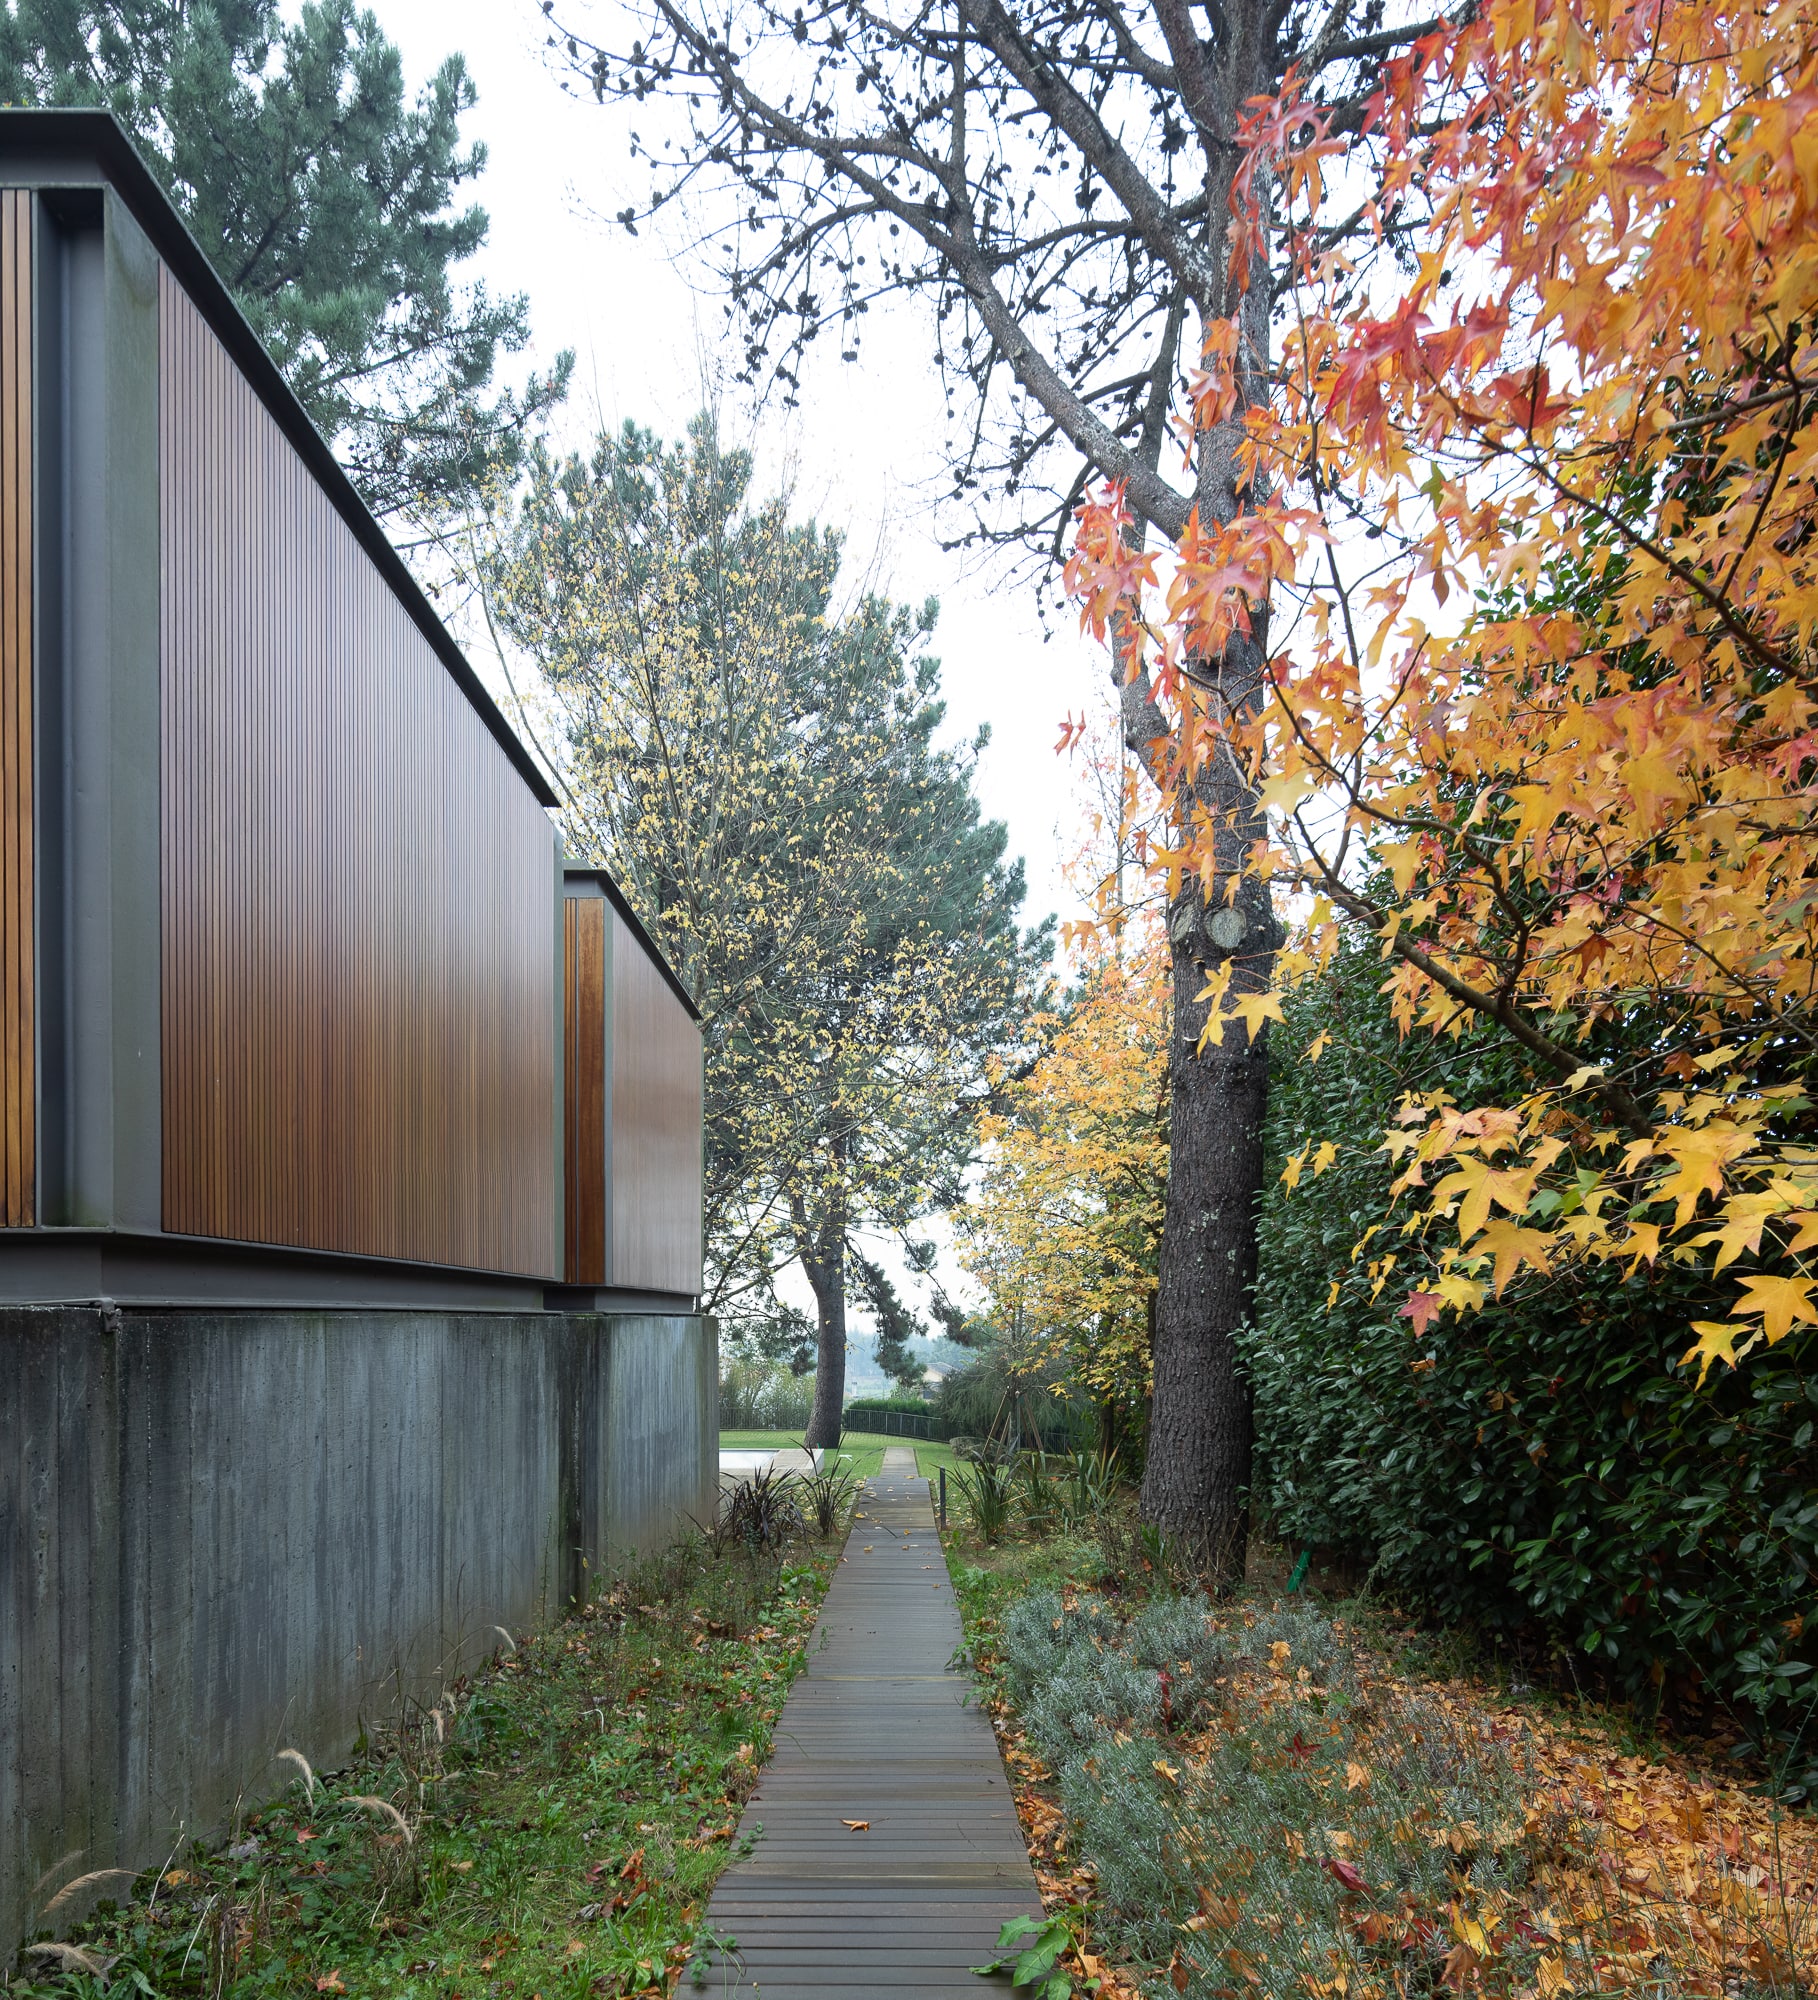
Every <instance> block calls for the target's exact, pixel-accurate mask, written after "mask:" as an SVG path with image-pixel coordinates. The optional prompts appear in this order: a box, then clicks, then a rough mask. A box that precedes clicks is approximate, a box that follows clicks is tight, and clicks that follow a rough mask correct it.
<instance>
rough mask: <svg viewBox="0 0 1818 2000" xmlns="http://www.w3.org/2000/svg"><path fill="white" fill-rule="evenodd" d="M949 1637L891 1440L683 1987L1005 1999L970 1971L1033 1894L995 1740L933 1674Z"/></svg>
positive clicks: (954, 1620)
mask: <svg viewBox="0 0 1818 2000" xmlns="http://www.w3.org/2000/svg"><path fill="white" fill-rule="evenodd" d="M959 1643H960V1619H959V1610H958V1607H957V1606H956V1605H955V1604H954V1602H953V1591H952V1588H951V1587H950V1585H949V1584H948V1581H947V1567H946V1564H945V1562H944V1561H943V1560H942V1558H941V1549H940V1543H939V1541H938V1539H937V1538H936V1535H935V1532H934V1508H933V1504H932V1502H931V1500H930V1497H929V1492H928V1482H927V1481H926V1480H925V1479H918V1478H916V1476H915V1454H914V1453H913V1452H912V1451H909V1450H907V1449H903V1448H896V1447H892V1448H890V1449H888V1450H886V1451H885V1453H884V1469H883V1471H882V1473H881V1474H880V1475H879V1477H878V1478H876V1479H874V1480H871V1481H869V1482H868V1483H867V1485H866V1487H865V1490H864V1492H863V1493H862V1495H861V1496H860V1499H859V1503H858V1518H856V1519H855V1520H854V1522H853V1527H852V1536H851V1539H850V1540H849V1541H848V1542H847V1544H846V1553H845V1555H844V1557H843V1558H842V1560H841V1563H840V1567H839V1569H838V1571H837V1572H836V1573H835V1576H834V1579H833V1584H832V1587H831V1588H830V1589H829V1590H828V1592H827V1599H826V1602H825V1603H824V1604H823V1605H822V1607H821V1615H820V1620H819V1622H818V1623H817V1624H816V1626H815V1628H814V1633H813V1636H812V1637H811V1638H810V1640H809V1645H808V1665H807V1668H806V1670H805V1671H804V1672H803V1673H802V1675H801V1677H800V1678H799V1679H798V1680H797V1681H796V1684H795V1686H794V1687H793V1688H792V1689H791V1690H790V1694H789V1699H788V1701H787V1702H786V1703H785V1704H784V1707H783V1713H782V1718H781V1720H780V1721H779V1722H778V1724H777V1731H776V1754H775V1756H774V1757H773V1758H772V1759H771V1761H770V1764H769V1766H768V1767H767V1768H766V1770H765V1772H764V1775H763V1778H762V1779H761V1780H760V1782H759V1785H758V1789H757V1791H756V1792H755V1793H754V1794H753V1795H752V1799H751V1802H750V1804H749V1805H748V1806H747V1807H746V1808H745V1817H744V1820H743V1822H742V1823H741V1825H740V1829H739V1831H740V1834H741V1836H744V1835H755V1836H756V1845H755V1846H754V1847H753V1849H752V1851H751V1854H750V1857H749V1858H748V1859H747V1860H744V1861H738V1862H734V1864H733V1865H732V1867H731V1868H729V1869H728V1870H727V1871H726V1873H725V1874H724V1875H723V1876H722V1877H721V1878H720V1884H719V1887H718V1888H717V1889H716V1890H715V1891H714V1896H713V1901H712V1903H711V1904H710V1905H709V1907H708V1912H707V1923H708V1927H709V1929H710V1930H711V1931H712V1933H713V1935H714V1936H715V1937H716V1938H719V1939H721V1940H724V1941H726V1942H725V1948H724V1950H723V1951H704V1952H702V1953H701V1954H700V1955H699V1956H698V1957H697V1958H696V1959H695V1961H694V1963H693V1964H692V1965H691V1966H690V1968H689V1970H688V1971H687V1972H686V1973H684V1974H683V1977H682V1983H681V1986H680V1987H679V1989H678V1991H679V1993H681V1994H682V1995H688V1994H691V1993H703V1992H704V1993H713V1994H725V1995H730V1994H739V1995H747V1996H752V2000H757V1996H762V2000H845V1996H853V2000H857V1996H860V1995H864V1994H872V1993H916V1994H925V1995H929V1996H948V1995H951V1996H958V1995H962V1994H963V1995H965V1996H967V2000H990V1996H991V1994H992V1993H993V1992H994V1991H1001V1992H1003V1993H1006V1994H1007V1993H1008V1991H1009V1988H1008V1986H1007V1985H1006V1984H1005V1983H1004V1982H1002V1981H993V1982H991V1983H990V1984H987V1983H986V1982H984V1981H982V1980H979V1979H976V1978H974V1977H973V1976H972V1974H971V1973H970V1972H968V1971H967V1967H968V1966H972V1965H978V1964H982V1963H983V1962H984V1961H985V1960H986V1959H988V1958H994V1957H996V1955H997V1949H996V1948H997V1933H998V1928H999V1926H1000V1925H1001V1924H1002V1923H1003V1922H1004V1920H1005V1919H1006V1918H1008V1917H1014V1916H1020V1915H1022V1914H1024V1913H1028V1914H1030V1915H1035V1916H1039V1915H1040V1913H1041V1900H1040V1898H1039V1897H1038V1896H1037V1895H1036V1892H1035V1878H1034V1876H1033V1874H1032V1873H1031V1871H1030V1868H1029V1856H1028V1850H1027V1849H1026V1848H1025V1847H1024V1845H1023V1837H1022V1833H1021V1830H1020V1829H1019V1827H1018V1826H1017V1821H1016V1806H1015V1804H1014V1802H1013V1801H1012V1799H1011V1796H1010V1787H1009V1784H1008V1782H1007V1780H1006V1779H1005V1777H1004V1765H1003V1759H1002V1758H1001V1757H1000V1756H999V1754H998V1748H997V1739H996V1737H995V1736H994V1735H993V1734H992V1732H991V1725H990V1723H989V1721H987V1719H986V1718H985V1716H984V1715H983V1714H982V1713H981V1712H980V1711H979V1710H977V1709H975V1708H968V1707H965V1706H963V1703H964V1702H965V1698H966V1695H967V1692H968V1689H969V1687H970V1685H971V1684H970V1682H969V1681H968V1679H967V1678H966V1676H964V1675H963V1674H960V1673H955V1672H953V1671H952V1670H951V1669H950V1668H949V1667H948V1664H947V1663H948V1661H949V1660H950V1659H951V1658H952V1657H953V1654H954V1652H955V1651H956V1650H957V1648H958V1646H959ZM850 1820H858V1821H861V1822H867V1824H865V1825H862V1826H860V1827H856V1828H855V1827H851V1826H848V1825H847V1824H846V1822H847V1821H850ZM760 1825H761V1827H762V1832H761V1833H760V1832H759V1831H758V1829H759V1827H760Z"/></svg>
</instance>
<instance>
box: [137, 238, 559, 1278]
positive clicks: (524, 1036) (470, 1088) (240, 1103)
mask: <svg viewBox="0 0 1818 2000" xmlns="http://www.w3.org/2000/svg"><path fill="white" fill-rule="evenodd" d="M160 344H161V356H160V394H159V433H160V440H159V461H160V484H161V516H162V536H163V541H162V565H163V579H162V604H161V631H160V639H161V655H162V666H161V692H160V704H161V734H162V757H163V766H162V786H161V791H162V817H163V852H162V857H161V874H162V884H163V890H162V901H163V912H162V915H163V972H162V995H163V1080H164V1225H165V1227H166V1228H167V1229H168V1230H171V1231H173V1232H179V1233H183V1234H189V1235H199V1236H216V1237H228V1238H232V1239H235V1240H237V1241H242V1242H254V1243H272V1244H284V1245H297V1246H305V1247H310V1248H315V1249H321V1250H334V1251H345V1252H353V1253H359V1254H364V1255H370V1256H379V1257H400V1258H410V1259H413V1260H418V1261H422V1262H426V1263H438V1264H452V1265H462V1266H467V1267H471V1268H476V1269H482V1270H495V1271H509V1272H521V1273H526V1274H530V1275H535V1276H543V1277H551V1278H553V1277H558V1276H559V1275H560V1270H559V1264H558V1260H557V1229H556V1223H557V1217H556V1206H555V1204H556V1191H555V1150H554V1149H555V1132H554V1129H553V1123H552V1121H553V1119H554V1116H555V1107H554V1103H553V1096H554V1089H555V1033H556V1030H555V1024H554V1012H555V1010H554V1007H553V1005H552V1001H553V998H554V996H553V995H552V994H551V993H550V991H549V982H550V978H551V952H550V942H551V940H550V932H549V927H550V924H551V923H552V921H553V920H554V912H553V910H552V908H551V895H550V867H551V859H552V841H553V835H552V832H551V829H550V826H549V822H548V820H547V819H546V818H545V816H544V814H543V812H542V810H541V808H540V807H539V806H538V805H537V802H536V800H535V799H534V798H533V797H532V795H531V793H530V792H529V791H528V790H527V788H526V787H525V785H524V783H523V781H522V779H521V778H520V777H519V776H518V774H517V773H516V771H514V770H513V768H512V767H511V765H510V763H509V762H508V761H507V760H506V758H505V756H504V754H503V752H502V751H501V750H500V749H499V746H498V745H497V743H496V742H495V741H494V740H493V738H492V737H491V735H490V734H489V733H488V731H487V729H486V727H485V724H484V723H483V722H482V721H481V719H480V717H479V716H478V715H477V714H476V713H475V712H474V710H473V709H472V707H471V706H470V705H469V704H468V702H467V701H466V700H465V698H464V697H463V695H462V693H461V691H460V689H459V688H458V687H457V686H456V685H455V684H454V682H453V681H452V680H451V679H450V678H449V675H448V673H447V670H446V669H445V668H444V667H443V665H442V663H441V662H440V660H439V659H438V658H437V657H436V655H435V654H434V652H433V651H432V650H431V649H430V647H429V646H428V644H427V643H426V642H425V640H424V638H423V636H422V634H421V633H420V632H419V631H418V630H417V628H416V627H415V625H413V624H412V622H411V620H410V618H409V616H408V615H407V614H406V612H405V611H404V609H403V607H402V606H401V605H400V604H399V603H398V602H397V600H396V599H395V598H394V597H393V596H392V595H391V593H390V591H389V590H388V589H387V587H386V585H385V583H384V581H383V579H382V578H381V577H380V575H379V573H378V571H377V570H376V569H375V568H374V567H373V565H372V563H371V562H370V560H369V559H368V558H367V556H366V554H365V553H364V551H363V550H362V549H361V548H360V547H359V545H358V543H357V542H356V541H355V540H354V538H353V535H352V534H351V532H350V531H349V530H348V528H347V526H346V525H345V523H344V522H343V521H342V520H341V518H340V516H339V515H338V514H337V513H336V512H335V510H334V508H333V507H332V506H331V505H330V503H329V501H328V499H327V497H326V495H324V494H323V492H322V491H321V489H320V488H319V487H318V486H317V485H316V484H315V482H314V480H313V479H312V478H311V477H310V475H309V473H308V471H307V470H306V469H305V467H304V466H303V464H302V462H301V461H300V460H299V459H298V458H297V456H296V454H295V453H294V452H293V451H292V449H291V447H290V445H289V444H288V442H287V441H286V440H285V439H284V437H283V436H282V434H281V433H280V431H279V429H278V427H277V425H276V424H275V423H274V422H273V420H272V418H271V417H270V415H269V414H268V413H267V411H266V410H265V408H264V406H263V404H262V403H261V402H260V401H259V399H258V398H257V397H256V396H255V395H254V394H253V392H252V390H251V388H250V387H249V386H248V385H247V383H246V381H245V380H244V378H243V377H242V376H241V375H240V374H239V372H238V370H237V369H236V368H235V367H234V365H233V363H232V361H231V360H230V359H229V358H228V355H227V353H226V351H225V349H224V348H223V347H222V346H221V344H220V343H219V341H217V340H216V338H215V336H214V335H213V334H212V333H211V332H210V331H209V329H208V328H207V326H206V325H205V323H204V322H203V320H202V318H201V316H200V314H199V313H198V312H197V311H196V310H195V308H194V306H193V305H192V304H191V303H190V301H189V299H188V297H187V296H186V295H185V294H184V292H183V290H182V289H181V287H180V286H179V285H178V284H177V283H176V282H175V281H174V280H173V279H172V278H171V276H170V274H169V272H168V271H166V272H164V273H163V275H162V283H161V343H160Z"/></svg>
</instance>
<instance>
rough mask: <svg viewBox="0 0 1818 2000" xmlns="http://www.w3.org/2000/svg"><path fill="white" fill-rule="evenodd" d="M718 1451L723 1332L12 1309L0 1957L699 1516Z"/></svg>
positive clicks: (3, 1321)
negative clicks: (36, 1926)
mask: <svg viewBox="0 0 1818 2000" xmlns="http://www.w3.org/2000/svg"><path fill="white" fill-rule="evenodd" d="M717 1450H718V1356H717V1340H716V1334H715V1329H714V1325H713V1322H712V1321H710V1320H702V1319H683V1318H670V1317H643V1316H627V1317H607V1316H603V1315H558V1314H547V1313H538V1314H522V1315H505V1314H482V1313H440V1314H436V1313H410V1312H372V1313H358V1312H332V1313H326V1312H318V1313H301V1312H235V1313H216V1314H204V1313H183V1312H174V1311H119V1310H114V1309H102V1308H94V1307H49V1308H25V1307H16V1308H7V1309H4V1310H0V1953H4V1954H6V1955H10V1953H11V1950H12V1948H13V1946H14V1945H15V1943H16V1942H17V1940H18V1938H19V1936H20V1935H21V1934H22V1933H23V1932H24V1930H25V1929H26V1928H27V1927H28V1926H29V1925H30V1924H31V1922H32V1919H33V1916H34V1914H35V1905H36V1906H41V1904H42V1901H43V1899H44V1896H45V1895H48V1894H49V1893H53V1892H54V1889H55V1887H56V1886H57V1885H58V1884H60V1883H61V1882H64V1881H67V1880H69V1879H70V1878H71V1877H73V1876H74V1875H76V1874H78V1873H82V1872H86V1871H87V1870H90V1869H96V1868H104V1867H110V1866H123V1867H130V1868H143V1867H147V1866H149V1865H151V1864H152V1863H153V1862H156V1861H160V1860H162V1859H163V1858H164V1857H165V1855H166V1854H168V1853H169V1851H170V1849H171V1846H172V1844H173V1842H174V1841H175V1839H176V1838H177V1837H178V1835H179V1833H188V1834H203V1833H207V1832H209V1831H210V1830H212V1829H214V1828H216V1827H218V1826H220V1825H221V1824H223V1823H224V1822H225V1821H226V1820H227V1819H228V1818H229V1817H230V1816H231V1814H232V1812H233V1810H234V1807H235V1804H236V1802H237V1801H239V1800H241V1799H251V1798H257V1797H260V1796H262V1795H266V1794H269V1793H270V1792H272V1791H274V1790H275V1789H277V1787H278V1786H279V1785H281V1784H282V1783H283V1782H284V1781H285V1779H286V1775H287V1774H286V1772H285V1770H284V1767H282V1766H276V1765H274V1763H273V1753H274V1752H275V1751H277V1750H279V1749H281V1748H284V1747H286V1746H291V1747H294V1748H296V1749H298V1750H301V1751H302V1752H303V1753H304V1755H305V1756H307V1757H308V1758H309V1759H310V1760H311V1762H312V1763H317V1764H320V1765H322V1766H324V1767H325V1768H330V1769H332V1768H333V1767H334V1766H335V1765H336V1764H337V1763H339V1762H340V1761H342V1760H343V1759H344V1758H345V1757H346V1755H347V1754H348V1752H349V1750H350V1748H351V1746H352V1744H353V1742H354V1739H355V1738H356V1736H357V1734H358V1732H359V1726H360V1722H361V1719H362V1717H363V1716H364V1717H372V1716H378V1715H381V1714H385V1713H389V1712H390V1711H391V1709H392V1708H393V1706H394V1705H395V1702H396V1700H397V1696H398V1688H399V1682H400V1680H401V1681H402V1685H403V1687H404V1688H405V1689H406V1690H408V1691H410V1692H413V1693H416V1694H419V1695H422V1694H427V1693H432V1692H433V1691H435V1690H437V1689H439V1688H440V1687H441V1686H442V1685H444V1684H445V1683H446V1682H447V1681H448V1680H449V1679H451V1678H453V1677H454V1676H455V1675H456V1674H458V1673H460V1672H462V1671H464V1670H466V1669H467V1668H470V1667H471V1666H472V1665H473V1664H474V1663H475V1662H476V1661H478V1660H480V1659H482V1658H484V1657H485V1656H486V1655H487V1654H489V1653H490V1652H492V1651H493V1650H494V1648H495V1647H496V1646H497V1645H498V1644H499V1638H498V1634H497V1632H496V1631H495V1630H494V1628H495V1626H506V1627H510V1628H513V1629H515V1630H520V1631H521V1630H523V1629H525V1628H526V1627H531V1626H536V1625H540V1624H545V1623H547V1622H548V1621H550V1620H551V1619H553V1618H554V1617H556V1616H557V1615H558V1614H559V1613H560V1612H561V1611H562V1610H563V1608H564V1607H565V1606H566V1605H568V1604H569V1603H570V1602H571V1601H572V1600H573V1599H575V1598H576V1597H578V1596H582V1595H584V1594H585V1593H586V1592H587V1590H588V1588H589V1587H590V1584H591V1582H592V1581H593V1580H594V1579H595V1578H597V1577H599V1576H601V1575H603V1574H609V1573H610V1572H611V1571H612V1569H613V1568H614V1567H615V1566H616V1565H617V1563H618V1562H619V1561H621V1560H622V1559H623V1558H624V1557H625V1556H627V1555H628V1554H630V1553H631V1552H632V1551H634V1550H636V1549H638V1548H642V1547H649V1546H651V1545H653V1544H656V1543H660V1542H662V1541H664V1540H666V1539H667V1538H669V1537H670V1536H671V1535H673V1534H674V1533H675V1532H677V1530H678V1529H680V1528H682V1527H684V1526H685V1525H686V1524H687V1521H688V1520H689V1519H690V1518H693V1519H697V1520H702V1521H705V1520H706V1519H708V1518H709V1516H710V1512H711V1509H712V1507H713V1505H714V1495H715V1491H716V1483H717V1471H718V1459H717ZM78 1854H79V1857H80V1861H79V1865H77V1863H76V1861H74V1860H72V1859H71V1858H70V1857H73V1856H77V1855H78ZM59 1862H62V1863H64V1865H63V1866H61V1867H57V1865H56V1864H58V1863H59ZM53 1868H55V1870H56V1872H55V1878H54V1880H53V1881H52V1882H51V1883H49V1884H47V1885H46V1887H45V1889H44V1890H43V1891H42V1892H41V1893H39V1894H38V1895H37V1896H36V1897H35V1896H34V1884H36V1883H38V1882H39V1880H40V1878H41V1877H42V1876H43V1875H44V1874H45V1871H47V1870H51V1869H53Z"/></svg>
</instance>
